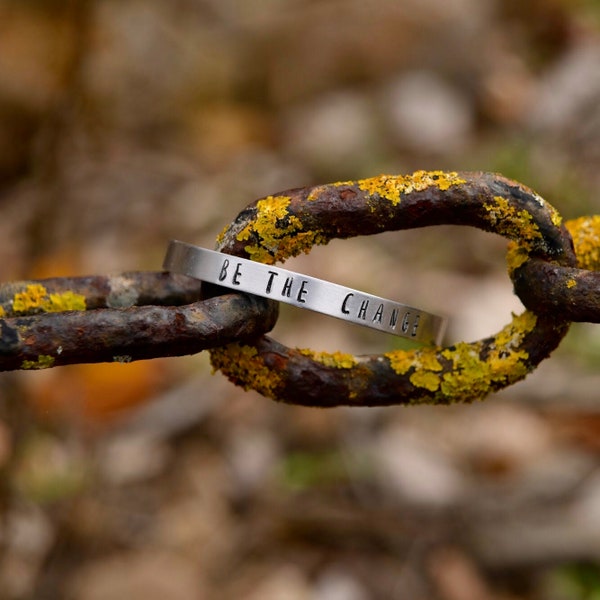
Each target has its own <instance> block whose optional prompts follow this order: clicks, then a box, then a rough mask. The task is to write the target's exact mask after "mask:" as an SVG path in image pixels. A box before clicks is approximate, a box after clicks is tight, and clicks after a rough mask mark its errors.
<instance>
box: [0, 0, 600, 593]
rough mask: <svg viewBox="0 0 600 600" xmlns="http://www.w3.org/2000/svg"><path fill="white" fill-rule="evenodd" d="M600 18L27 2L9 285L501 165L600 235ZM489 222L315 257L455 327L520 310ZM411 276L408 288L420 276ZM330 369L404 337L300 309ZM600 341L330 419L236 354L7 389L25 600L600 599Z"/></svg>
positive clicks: (17, 550)
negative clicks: (483, 395) (316, 199)
mask: <svg viewBox="0 0 600 600" xmlns="http://www.w3.org/2000/svg"><path fill="white" fill-rule="evenodd" d="M599 164H600V5H599V3H598V2H597V0H587V1H586V0H534V1H532V2H521V1H520V0H506V1H502V0H421V1H418V0H393V1H392V0H372V1H366V0H323V1H315V0H277V1H276V0H172V1H170V2H162V1H159V0H126V1H123V0H102V1H100V0H70V1H58V0H0V280H1V281H8V280H13V279H23V278H35V277H49V276H61V275H77V274H93V273H99V274H102V273H117V272H121V271H127V270H143V269H147V270H157V269H159V268H160V264H161V261H162V256H163V253H164V250H165V247H166V243H167V241H168V240H169V239H171V238H178V239H182V240H186V241H189V242H192V243H197V244H199V245H202V246H207V247H212V246H213V245H214V240H215V237H216V235H217V234H218V233H219V232H220V231H221V229H222V228H223V227H224V226H225V225H226V224H227V223H228V222H229V221H230V220H231V219H232V218H234V217H235V216H236V215H237V214H238V212H239V211H240V210H241V209H242V208H243V207H244V206H245V205H246V204H248V203H249V202H250V201H252V200H254V199H256V198H259V197H261V196H265V195H268V194H273V193H276V192H279V191H282V190H285V189H289V188H292V187H297V186H304V185H312V184H317V183H327V182H332V181H336V180H347V179H357V178H360V177H366V176H372V175H377V174H379V173H386V172H387V173H408V172H411V171H413V170H415V169H452V170H483V171H498V172H501V173H503V174H504V175H506V176H508V177H512V178H515V179H517V180H519V181H521V182H522V183H524V184H526V185H529V186H530V187H532V188H534V189H535V190H536V191H537V192H539V193H540V194H541V195H542V196H544V197H545V198H546V199H547V200H548V201H549V202H551V203H552V204H553V205H555V206H556V207H557V208H558V209H559V211H560V212H561V213H562V214H563V215H564V216H565V217H566V218H572V217H577V216H582V215H587V214H594V213H598V212H600V196H599V191H600V169H599V168H598V166H599ZM505 248H506V241H505V240H503V239H501V238H499V237H498V236H493V235H489V234H484V233H482V232H479V231H475V230H467V229H465V228H457V227H441V228H440V227H438V228H428V229H424V230H419V231H409V232H402V233H387V234H383V235H380V236H375V237H372V238H357V239H352V240H348V241H339V240H338V241H334V242H332V243H331V244H330V245H329V246H327V247H324V248H315V249H314V251H313V252H311V253H310V255H307V256H302V257H299V258H296V259H293V260H292V261H288V263H286V266H287V265H290V266H291V268H297V269H302V270H304V271H305V272H307V273H310V274H312V275H315V276H317V277H322V278H325V279H330V280H335V281H338V282H339V283H342V284H345V285H348V286H352V287H357V288H359V289H365V290H369V291H371V292H373V293H376V294H378V295H381V296H385V297H393V298H397V299H399V300H400V301H405V302H407V303H409V304H413V305H416V306H422V307H423V308H425V309H427V310H431V311H432V312H441V313H445V314H447V315H449V316H450V318H451V328H450V331H449V336H448V339H449V341H451V342H452V341H458V340H466V341H470V340H475V339H478V338H480V337H484V336H487V335H489V334H492V333H494V332H495V331H497V330H499V329H500V328H501V327H502V326H503V325H504V324H506V323H507V322H508V320H509V318H510V313H511V311H519V310H521V309H520V302H519V301H518V299H517V298H516V297H515V296H514V295H513V293H512V288H511V284H510V281H509V279H508V277H507V275H506V272H505V265H504V252H505ZM392 269H393V272H394V273H395V274H397V277H396V278H390V277H389V273H390V270H392ZM274 337H276V338H277V339H279V340H281V341H283V342H284V343H288V344H290V345H297V346H301V347H310V348H314V349H316V350H338V349H339V350H343V351H346V352H354V353H358V354H365V353H370V352H383V351H386V350H389V349H391V348H392V347H393V346H392V344H393V343H395V342H392V341H390V340H389V339H388V337H387V336H384V335H378V334H369V333H365V332H364V331H362V329H360V328H356V327H353V326H350V325H347V324H343V323H340V322H337V321H335V320H332V319H327V318H325V317H319V316H316V315H310V314H304V313H303V312H302V311H299V310H295V309H291V308H290V309H289V310H285V309H282V316H281V318H280V322H279V323H278V324H277V326H276V328H275V331H274ZM599 360H600V330H599V329H598V328H597V327H595V326H593V325H585V324H583V325H577V326H573V327H572V330H571V332H570V333H569V335H568V337H567V339H566V340H565V341H564V342H563V344H562V345H561V347H560V348H559V349H558V350H557V351H556V352H555V354H554V356H553V357H551V358H550V359H549V360H548V361H546V362H545V363H543V364H542V365H541V367H540V368H539V369H538V371H536V372H535V373H534V374H533V375H532V376H530V377H529V378H528V379H526V380H525V381H524V382H522V383H521V384H519V385H516V386H514V387H513V388H510V389H507V390H505V391H504V392H502V393H500V394H496V395H495V396H494V397H491V398H489V399H487V400H486V401H485V402H483V403H477V404H474V405H472V406H453V407H450V408H435V407H410V408H402V407H398V408H388V409H355V410H350V409H332V410H314V409H305V408H299V407H291V406H282V405H277V404H275V403H273V402H271V401H269V400H266V399H264V398H262V397H261V396H259V395H258V394H255V393H252V392H248V393H245V392H243V391H241V390H239V389H238V388H235V387H234V386H233V385H231V384H230V383H229V382H228V381H226V380H225V378H223V377H222V376H221V375H219V374H216V375H212V374H211V369H210V366H209V364H208V359H207V356H206V355H205V354H201V355H197V356H192V357H185V358H177V359H164V360H154V361H145V362H139V363H133V364H127V365H120V364H115V365H113V364H106V365H81V366H74V367H61V368H57V369H53V370H47V371H40V372H17V373H4V374H2V375H0V477H1V483H0V511H1V513H2V515H1V519H0V599H1V600H25V599H30V598H31V599H35V600H38V599H39V600H59V599H60V600H121V599H123V598H144V600H163V599H169V600H203V599H209V600H212V599H213V598H214V599H219V600H220V599H224V600H228V599H231V600H233V599H239V598H243V599H250V600H258V599H260V600H305V599H306V600H371V599H374V600H378V599H381V600H387V599H395V598H398V599H410V600H420V599H423V600H428V599H433V600H509V599H510V600H515V599H523V600H538V599H539V600H541V599H543V600H583V599H584V598H587V599H592V598H600V470H599V466H600V441H599V440H600V396H599V389H600V373H598V369H597V366H598V364H599V363H598V361H599Z"/></svg>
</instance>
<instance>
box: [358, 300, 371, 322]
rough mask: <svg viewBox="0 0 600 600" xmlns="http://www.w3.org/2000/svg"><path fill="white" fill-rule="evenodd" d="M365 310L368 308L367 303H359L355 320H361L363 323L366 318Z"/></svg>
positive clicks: (364, 301)
mask: <svg viewBox="0 0 600 600" xmlns="http://www.w3.org/2000/svg"><path fill="white" fill-rule="evenodd" d="M367 308H369V301H368V300H363V301H362V302H361V303H360V308H359V309H358V314H357V315H356V318H357V319H362V320H363V321H364V320H366V318H367Z"/></svg>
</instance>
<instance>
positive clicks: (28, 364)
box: [21, 354, 54, 370]
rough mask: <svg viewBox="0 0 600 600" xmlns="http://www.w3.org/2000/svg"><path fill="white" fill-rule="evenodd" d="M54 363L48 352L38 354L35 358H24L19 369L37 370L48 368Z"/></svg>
mask: <svg viewBox="0 0 600 600" xmlns="http://www.w3.org/2000/svg"><path fill="white" fill-rule="evenodd" d="M53 365H54V357H53V356H50V355H48V354H40V355H39V356H38V358H37V360H24V361H23V362H22V363H21V369H25V370H39V369H49V368H50V367H52V366H53Z"/></svg>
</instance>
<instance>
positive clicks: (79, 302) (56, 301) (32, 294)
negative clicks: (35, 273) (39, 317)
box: [12, 283, 86, 313]
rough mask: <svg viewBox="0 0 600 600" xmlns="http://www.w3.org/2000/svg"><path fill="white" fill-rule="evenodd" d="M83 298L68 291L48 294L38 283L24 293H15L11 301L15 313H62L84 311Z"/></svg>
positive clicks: (27, 288)
mask: <svg viewBox="0 0 600 600" xmlns="http://www.w3.org/2000/svg"><path fill="white" fill-rule="evenodd" d="M85 308H86V304H85V296H82V295H81V294H76V293H74V292H72V291H70V290H68V291H66V292H61V293H58V294H49V293H48V290H47V289H46V288H45V287H44V286H43V285H41V284H39V283H33V284H29V285H28V286H27V287H26V288H25V290H24V291H22V292H17V293H16V294H15V295H14V298H13V301H12V309H13V311H14V312H15V313H29V312H64V311H67V310H85Z"/></svg>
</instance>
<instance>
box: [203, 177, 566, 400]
mask: <svg viewBox="0 0 600 600" xmlns="http://www.w3.org/2000/svg"><path fill="white" fill-rule="evenodd" d="M439 224H456V225H468V226H472V227H477V228H480V229H483V230H486V231H491V232H495V233H498V234H500V235H503V236H505V237H507V238H509V239H511V240H514V241H515V242H516V244H517V245H516V247H515V248H513V250H512V252H511V255H510V257H511V264H510V269H511V270H512V271H516V270H517V269H519V268H521V267H522V266H523V265H524V264H525V263H526V262H527V261H528V260H529V259H530V257H536V258H539V259H541V260H544V261H547V262H550V263H552V264H555V265H560V266H566V267H572V266H574V265H575V263H576V258H575V254H574V250H573V245H572V241H571V237H570V235H569V233H568V231H567V230H566V228H565V227H564V225H562V224H561V217H560V215H559V214H558V213H557V211H556V210H555V209H554V208H553V207H552V206H550V205H549V204H548V203H547V202H545V201H544V200H543V199H542V198H540V196H538V195H537V194H536V193H535V192H533V191H532V190H530V189H528V188H527V187H525V186H523V185H521V184H519V183H516V182H514V181H510V180H508V179H506V178H504V177H501V176H499V175H494V174H488V173H456V172H453V173H446V172H439V171H436V172H422V171H420V172H417V173H414V174H412V175H408V176H381V177H376V178H372V179H367V180H362V181H350V182H342V183H336V184H331V185H325V186H318V187H314V188H303V189H296V190H291V191H287V192H283V193H281V194H278V195H276V196H269V197H267V198H263V199H261V200H258V201H257V202H255V203H253V204H252V205H250V206H249V207H248V208H246V209H245V210H244V211H242V212H241V213H240V214H239V215H238V217H237V218H236V219H235V220H234V222H233V223H232V224H231V225H230V226H229V227H228V228H227V229H226V230H225V231H224V232H223V233H222V235H221V236H220V239H219V248H220V249H221V250H222V251H224V252H227V253H231V254H235V255H239V256H243V257H250V258H254V259H255V260H260V261H261V262H267V263H269V262H270V263H273V262H276V261H279V260H284V259H285V258H287V257H289V256H292V255H296V254H299V253H300V252H303V251H304V252H306V251H308V250H309V249H310V248H311V247H312V245H314V244H325V243H327V242H328V241H329V240H331V239H333V238H347V237H351V236H355V235H369V234H374V233H378V232H381V231H387V230H401V229H409V228H414V227H423V226H426V225H439ZM567 329H568V319H564V318H561V316H560V315H558V316H557V315H544V314H540V315H536V314H534V313H533V312H529V311H527V312H525V313H523V314H522V315H519V316H515V317H514V318H513V320H512V322H511V323H510V324H509V325H507V326H506V327H505V328H504V329H503V330H502V331H500V332H499V333H498V334H496V335H495V336H493V337H490V338H487V339H484V340H480V341H477V342H473V343H469V344H467V343H458V344H455V345H454V346H450V347H448V348H423V349H420V350H413V351H394V352H388V353H386V354H383V355H376V356H362V357H361V356H359V357H355V356H352V355H349V354H343V353H339V352H338V353H323V352H314V351H312V350H298V349H290V348H287V347H285V346H283V345H281V344H279V343H277V342H275V341H274V340H271V339H269V338H267V337H263V338H261V339H260V340H259V341H258V342H254V343H252V344H240V343H235V344H232V345H230V346H227V347H224V348H216V349H214V350H212V351H211V356H212V361H213V365H214V366H215V367H217V368H219V369H221V370H222V371H223V372H224V373H225V374H226V375H227V376H228V377H229V378H230V379H231V380H232V381H233V382H234V383H236V384H238V385H242V386H244V387H247V388H248V387H250V388H254V389H257V390H258V391H260V392H261V393H263V394H264V395H266V396H269V397H271V398H274V399H276V400H281V401H284V402H290V403H294V404H304V405H310V406H337V405H354V406H365V405H370V406H373V405H390V404H412V403H422V402H432V403H437V404H448V403H451V402H465V401H472V400H475V399H478V398H482V397H484V396H485V395H487V394H488V393H490V392H492V391H495V390H498V389H500V388H502V387H505V386H507V385H509V384H511V383H514V382H516V381H518V380H520V379H522V378H523V377H525V376H526V375H527V374H528V373H529V372H530V371H531V370H533V369H534V368H535V366H536V365H537V364H538V363H539V362H540V361H541V360H543V359H544V358H546V357H547V356H548V355H549V354H550V352H552V350H553V349H554V348H555V347H556V346H557V345H558V344H559V342H560V340H561V339H562V337H563V336H564V334H565V333H566V331H567Z"/></svg>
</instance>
